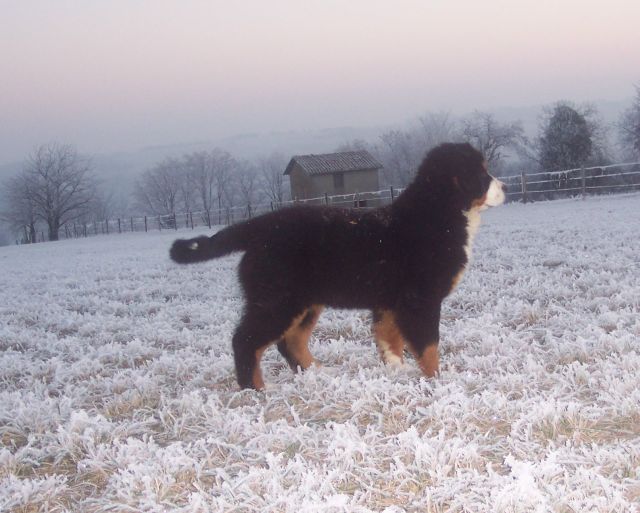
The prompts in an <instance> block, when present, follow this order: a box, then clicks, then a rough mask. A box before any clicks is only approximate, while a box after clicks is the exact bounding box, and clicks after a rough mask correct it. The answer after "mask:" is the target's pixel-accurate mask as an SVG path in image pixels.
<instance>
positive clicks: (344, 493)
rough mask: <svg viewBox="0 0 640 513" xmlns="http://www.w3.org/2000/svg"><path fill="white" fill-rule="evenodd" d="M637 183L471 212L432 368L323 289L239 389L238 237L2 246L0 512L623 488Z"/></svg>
mask: <svg viewBox="0 0 640 513" xmlns="http://www.w3.org/2000/svg"><path fill="white" fill-rule="evenodd" d="M639 226H640V195H632V196H618V197H611V198H590V199H587V200H586V201H580V200H564V201H557V202H549V203H537V204H533V205H507V206H504V207H500V208H498V209H495V210H492V211H489V212H487V214H486V215H485V222H484V225H483V228H482V229H481V231H480V233H479V235H478V237H477V242H476V246H475V249H474V253H475V262H474V264H473V266H472V268H471V269H470V271H469V272H468V273H467V274H466V276H465V278H464V280H463V282H462V284H461V286H460V287H459V288H458V290H457V291H456V292H455V294H453V295H452V296H451V297H450V298H448V300H447V301H446V304H445V307H444V312H443V322H442V338H443V342H442V345H441V361H442V365H443V368H442V375H441V377H440V378H439V379H437V380H435V381H429V380H425V379H423V378H422V377H421V375H420V372H419V371H418V369H417V367H416V365H415V362H413V361H411V360H408V361H407V363H406V365H404V366H403V367H402V368H399V369H393V368H386V367H384V366H383V365H382V364H381V363H380V362H379V360H378V357H377V354H376V350H375V348H374V346H373V344H372V342H371V337H370V326H369V323H370V321H369V318H368V315H367V314H366V313H365V312H346V311H328V312H326V313H325V314H324V316H323V317H322V319H321V321H320V324H319V326H318V328H317V330H316V332H315V334H314V338H313V341H312V351H313V352H314V353H315V355H316V356H317V357H318V358H319V359H320V360H321V361H322V362H323V363H324V366H323V367H321V368H318V369H312V370H311V371H309V372H307V373H305V374H303V375H296V376H294V375H293V374H292V373H291V372H290V371H289V369H288V367H287V366H286V365H285V364H284V362H283V360H282V359H281V358H280V356H279V355H278V353H277V351H275V350H274V349H272V350H270V351H268V352H267V353H266V355H265V361H264V364H263V367H264V371H265V381H267V383H268V385H267V386H268V388H267V391H266V392H264V393H256V392H239V391H238V388H237V385H236V383H235V378H234V374H233V364H232V356H231V352H230V338H231V334H232V332H233V329H234V325H235V323H236V320H237V318H238V315H239V311H240V308H241V304H242V303H241V299H240V298H239V291H238V286H237V283H236V281H235V276H234V270H235V265H236V263H237V260H238V258H237V257H236V256H234V257H229V258H225V259H220V260H216V261H212V262H210V263H207V264H203V265H199V266H191V267H178V266H176V265H174V264H172V263H171V262H170V261H169V260H168V257H167V250H168V247H169V244H170V242H171V241H172V240H173V239H174V238H175V233H173V232H162V233H150V234H133V235H131V234H128V235H110V236H103V237H93V238H89V239H82V240H71V241H64V242H58V243H46V244H38V245H35V246H32V247H28V246H23V247H5V248H0V269H1V272H0V441H1V443H0V511H15V512H36V511H74V512H78V511H80V512H98V511H105V512H106V511H109V512H130V511H153V512H164V511H182V512H196V513H198V512H208V511H225V512H226V511H238V512H245V511H246V512H249V511H256V512H258V511H259V512H281V511H282V512H296V513H299V512H341V511H349V512H369V511H385V512H387V513H398V512H402V511H415V512H445V511H446V512H474V513H480V512H486V513H500V512H505V513H506V512H536V513H546V512H557V513H578V512H579V513H582V512H612V513H613V512H616V513H619V512H637V511H640V506H639V503H640V315H639V311H640V272H639V271H640V270H639V262H640V237H639V235H640V230H639V228H638V227H639Z"/></svg>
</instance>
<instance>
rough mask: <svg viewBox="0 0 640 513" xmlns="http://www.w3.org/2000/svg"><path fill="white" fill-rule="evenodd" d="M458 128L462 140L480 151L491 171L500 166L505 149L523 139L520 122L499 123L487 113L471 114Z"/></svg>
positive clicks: (515, 145) (462, 120)
mask: <svg viewBox="0 0 640 513" xmlns="http://www.w3.org/2000/svg"><path fill="white" fill-rule="evenodd" d="M460 127H461V129H460V132H461V137H462V139H463V140H465V141H468V142H469V143H471V144H472V145H473V146H474V147H476V148H477V149H478V150H480V151H481V152H482V153H483V154H484V156H485V158H486V159H487V163H488V164H489V166H490V167H491V168H492V169H494V168H496V167H497V166H498V165H499V164H500V160H501V158H502V157H503V152H504V150H505V149H507V148H510V147H512V148H515V147H517V145H519V144H520V143H521V142H522V141H523V138H524V129H523V128H522V123H521V122H520V121H515V122H512V123H500V122H498V121H496V119H495V117H494V116H493V114H491V113H489V112H480V111H475V112H473V113H472V114H470V115H469V116H467V117H464V118H462V119H461V120H460Z"/></svg>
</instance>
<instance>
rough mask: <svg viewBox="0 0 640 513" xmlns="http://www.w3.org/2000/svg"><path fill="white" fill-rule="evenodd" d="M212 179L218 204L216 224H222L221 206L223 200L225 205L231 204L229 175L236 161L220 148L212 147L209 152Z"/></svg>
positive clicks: (230, 175)
mask: <svg viewBox="0 0 640 513" xmlns="http://www.w3.org/2000/svg"><path fill="white" fill-rule="evenodd" d="M210 157H211V162H212V169H213V179H214V183H215V186H216V189H215V193H216V200H217V204H218V224H222V208H223V200H226V203H227V205H226V206H231V190H230V185H231V177H232V173H233V170H234V169H235V168H236V162H235V160H234V159H233V157H232V156H231V154H230V153H229V152H227V151H224V150H221V149H218V148H216V149H214V150H213V151H212V152H211V153H210Z"/></svg>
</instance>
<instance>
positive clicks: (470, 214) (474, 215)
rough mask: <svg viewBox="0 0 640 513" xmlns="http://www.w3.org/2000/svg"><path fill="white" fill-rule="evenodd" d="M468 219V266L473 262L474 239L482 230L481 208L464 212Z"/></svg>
mask: <svg viewBox="0 0 640 513" xmlns="http://www.w3.org/2000/svg"><path fill="white" fill-rule="evenodd" d="M464 215H465V217H466V218H467V243H466V244H465V245H464V251H465V253H466V254H467V265H468V264H469V262H470V261H471V246H472V244H473V239H474V237H475V236H476V233H478V229H479V228H480V208H477V207H476V208H472V209H471V210H467V211H466V212H464Z"/></svg>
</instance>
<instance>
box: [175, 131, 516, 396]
mask: <svg viewBox="0 0 640 513" xmlns="http://www.w3.org/2000/svg"><path fill="white" fill-rule="evenodd" d="M505 191H506V186H505V185H504V184H503V183H502V182H500V181H499V180H497V179H496V178H493V177H492V176H491V175H489V173H488V171H487V164H486V162H485V160H484V158H483V156H482V154H481V153H480V152H479V151H477V150H476V149H474V148H473V147H472V146H471V145H470V144H458V143H445V144H442V145H440V146H438V147H436V148H434V149H433V150H431V151H430V152H429V153H428V154H427V155H426V157H425V159H424V160H423V162H422V164H421V165H420V167H419V169H418V172H417V174H416V176H415V179H414V180H413V181H412V183H411V184H409V185H408V186H407V188H406V189H405V190H404V191H403V192H402V193H401V194H400V195H399V196H398V197H397V199H396V200H395V201H394V202H393V203H392V204H390V205H387V206H384V207H380V208H376V209H372V210H364V211H363V210H356V209H344V208H336V207H329V206H305V205H298V206H292V207H287V208H283V209H281V210H277V211H275V212H270V213H267V214H265V215H262V216H259V217H255V218H253V219H249V220H247V221H244V222H241V223H238V224H235V225H232V226H229V227H226V228H224V229H222V230H220V231H219V232H217V233H216V234H214V235H213V236H212V237H206V236H202V237H197V238H194V239H189V240H183V239H180V240H176V241H175V242H174V243H173V246H172V247H171V250H170V257H171V258H172V259H173V260H174V261H175V262H178V263H180V264H187V263H195V262H203V261H206V260H209V259H212V258H218V257H221V256H223V255H227V254H229V253H231V252H234V251H244V256H243V257H242V259H241V261H240V264H239V269H238V274H239V280H240V284H241V286H242V290H243V292H244V298H245V301H246V303H245V308H244V313H243V315H242V318H241V320H240V323H239V324H238V326H237V328H236V331H235V334H234V335H233V342H232V345H233V352H234V359H235V368H236V377H237V380H238V384H239V385H240V387H241V388H254V389H258V390H260V389H263V388H264V381H263V378H262V373H261V371H260V360H261V357H262V355H263V353H264V351H265V350H266V349H267V348H268V347H269V346H270V345H271V344H276V345H277V348H278V350H279V351H280V353H281V354H282V356H283V357H284V358H285V359H286V361H287V362H288V364H289V365H290V367H291V368H292V369H293V371H294V372H296V371H297V370H298V369H303V370H304V369H307V368H309V367H310V366H311V365H312V364H314V362H315V360H314V358H313V356H312V355H311V353H310V352H309V347H308V340H309V337H310V335H311V332H312V330H313V327H314V325H315V324H316V322H317V321H318V317H319V316H320V313H321V311H322V309H323V307H324V306H330V307H335V308H359V309H368V310H371V311H372V313H373V333H374V337H375V340H376V343H377V346H378V350H379V353H380V356H381V358H382V360H383V361H384V362H385V363H388V364H399V363H402V361H403V354H404V348H405V347H406V348H407V349H408V351H409V352H410V353H412V354H413V356H414V357H415V359H416V360H417V362H418V365H419V366H420V368H421V369H422V372H423V373H424V374H425V375H426V376H427V377H430V378H431V377H435V376H436V375H437V374H438V372H439V356H438V343H439V323H440V309H441V304H442V301H443V300H444V298H445V297H446V296H447V295H448V294H449V293H450V292H451V291H452V290H453V289H454V288H455V286H456V285H457V284H458V282H459V281H460V279H461V278H462V274H463V272H464V270H465V267H466V266H467V265H468V263H469V261H470V258H471V245H472V241H473V238H474V235H475V234H476V231H477V230H478V227H479V225H480V212H481V211H482V210H484V209H486V208H488V207H491V206H498V205H500V204H501V203H503V202H504V200H505Z"/></svg>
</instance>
